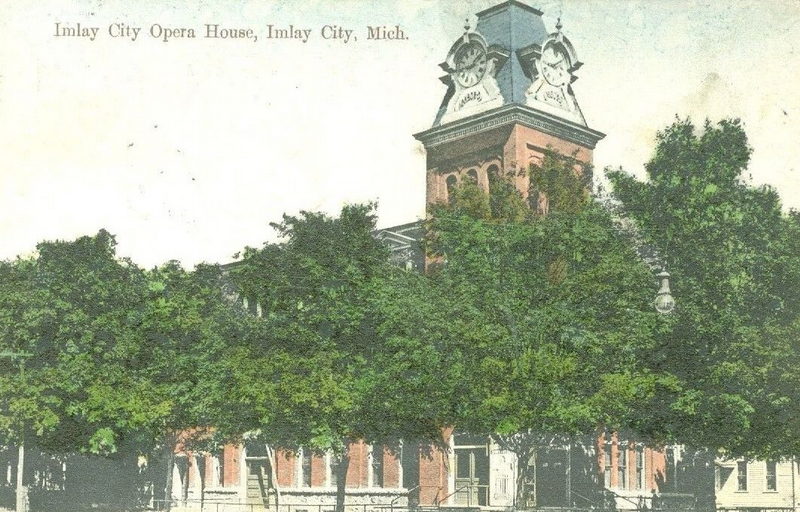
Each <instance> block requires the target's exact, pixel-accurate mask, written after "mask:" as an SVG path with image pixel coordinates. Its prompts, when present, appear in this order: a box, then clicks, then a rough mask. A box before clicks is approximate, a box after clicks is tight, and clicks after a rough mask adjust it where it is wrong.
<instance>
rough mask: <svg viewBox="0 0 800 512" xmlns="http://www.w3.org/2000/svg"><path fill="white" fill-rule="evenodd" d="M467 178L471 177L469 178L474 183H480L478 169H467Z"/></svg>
mask: <svg viewBox="0 0 800 512" xmlns="http://www.w3.org/2000/svg"><path fill="white" fill-rule="evenodd" d="M467 178H469V180H470V181H471V182H472V183H475V184H476V185H477V184H478V171H476V170H475V169H470V170H468V171H467Z"/></svg>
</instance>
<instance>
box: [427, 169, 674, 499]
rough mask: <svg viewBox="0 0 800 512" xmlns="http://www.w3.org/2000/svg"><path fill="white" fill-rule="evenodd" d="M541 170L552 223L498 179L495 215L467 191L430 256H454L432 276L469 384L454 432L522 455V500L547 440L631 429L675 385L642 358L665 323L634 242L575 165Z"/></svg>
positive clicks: (538, 187)
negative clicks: (639, 411)
mask: <svg viewBox="0 0 800 512" xmlns="http://www.w3.org/2000/svg"><path fill="white" fill-rule="evenodd" d="M584 172H588V171H584ZM531 173H532V175H533V179H532V186H533V187H534V188H533V189H532V193H536V194H541V196H542V198H543V199H549V208H547V209H544V210H543V211H547V210H549V211H548V213H547V214H546V215H541V213H542V212H543V211H540V212H538V213H537V212H536V211H535V210H534V211H531V210H527V213H524V214H523V213H521V208H520V205H522V204H524V202H523V199H522V196H521V195H520V194H519V192H517V191H516V189H515V188H514V186H513V184H511V183H510V182H509V181H506V179H504V178H503V177H494V178H493V182H490V183H492V186H490V191H489V192H490V193H489V197H488V203H489V204H490V205H491V208H485V207H481V205H485V204H486V202H487V201H485V200H483V202H481V201H477V200H475V199H473V198H477V197H479V196H478V194H483V196H484V197H485V196H486V193H485V192H483V191H481V190H479V187H478V186H477V185H476V184H465V185H462V188H461V189H460V190H457V191H456V193H455V199H454V201H452V203H451V204H448V205H437V206H436V207H435V208H434V210H433V212H432V215H431V221H430V225H429V233H430V236H429V249H430V250H431V251H432V253H433V254H434V259H435V260H438V261H442V262H446V263H444V264H443V265H439V266H438V267H437V270H436V271H435V272H434V274H433V275H432V276H431V277H432V280H433V282H434V283H435V286H436V289H437V291H438V294H437V297H436V302H437V304H440V306H441V307H443V308H445V309H446V312H445V313H443V314H442V315H441V316H443V317H446V318H448V319H449V322H448V324H449V325H450V335H449V336H448V337H447V339H448V342H449V345H448V346H447V347H446V349H445V350H446V351H447V352H448V353H452V354H457V357H458V359H459V364H456V365H453V366H452V371H453V372H454V373H455V374H454V375H451V376H449V377H448V380H450V381H452V382H458V383H460V386H459V387H458V388H457V389H456V391H455V394H454V396H457V397H459V398H458V402H459V403H460V404H461V408H460V410H459V411H458V414H457V418H456V426H457V428H459V429H463V430H465V431H467V432H470V433H472V434H485V435H490V436H492V437H493V438H494V439H495V440H496V441H497V442H498V443H499V444H500V445H501V446H502V447H504V448H506V449H509V450H512V451H514V452H515V453H516V454H517V457H518V460H519V467H520V471H519V472H518V479H519V480H518V482H517V492H518V496H517V503H518V505H519V506H524V504H526V501H527V500H526V498H525V497H524V496H523V495H522V493H524V486H523V485H522V482H523V481H524V480H525V479H527V478H530V475H528V474H526V471H525V470H526V469H527V461H528V460H529V459H530V458H531V457H532V456H533V455H534V453H535V451H536V449H537V447H538V446H540V445H541V443H543V442H545V441H551V440H553V439H562V440H564V439H569V438H570V437H571V436H581V435H585V434H590V435H596V432H597V429H598V427H603V426H605V427H607V428H610V429H618V428H624V427H627V426H628V425H629V424H630V423H631V421H632V417H631V414H630V410H631V408H632V407H634V406H635V405H636V404H637V403H640V402H642V401H643V400H644V399H645V398H646V397H647V396H648V395H649V393H650V392H651V390H652V389H653V388H654V387H655V386H656V383H657V382H659V381H660V380H661V379H662V378H665V376H663V375H660V374H656V373H653V372H650V371H648V369H647V368H644V367H642V366H641V365H640V364H639V358H640V357H641V355H642V354H643V353H645V352H647V351H649V350H652V348H653V340H654V332H655V331H656V330H657V329H658V328H659V325H660V323H659V319H658V318H657V314H656V313H655V311H653V309H652V304H651V301H652V297H653V293H654V288H653V283H652V282H653V276H652V274H651V272H650V270H649V268H648V267H647V266H646V265H645V264H644V263H643V262H642V261H641V259H640V258H639V257H638V255H637V254H636V252H635V250H634V246H633V244H632V242H631V240H629V239H627V238H626V237H625V236H624V235H623V234H622V233H621V232H620V231H619V230H618V229H616V226H615V225H614V222H613V219H612V218H611V216H610V215H609V214H608V212H606V211H605V210H603V209H602V208H600V207H599V206H598V205H597V204H595V203H594V202H592V201H591V200H590V199H589V196H588V192H587V191H586V188H585V183H586V182H585V174H584V173H582V172H580V170H579V169H576V162H575V161H574V160H572V159H569V158H564V157H562V156H559V155H557V154H555V153H549V154H548V155H546V156H545V158H544V160H543V162H542V165H541V166H539V167H537V168H534V169H532V170H531ZM498 192H499V193H502V195H503V196H501V197H498V195H499V194H498ZM464 198H469V199H470V200H469V201H464V200H463V199H464ZM476 205H478V207H476ZM508 212H520V213H512V214H511V215H509V214H508Z"/></svg>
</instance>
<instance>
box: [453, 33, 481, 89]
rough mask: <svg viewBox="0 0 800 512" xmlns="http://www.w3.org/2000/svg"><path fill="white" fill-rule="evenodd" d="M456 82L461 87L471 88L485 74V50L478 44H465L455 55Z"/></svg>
mask: <svg viewBox="0 0 800 512" xmlns="http://www.w3.org/2000/svg"><path fill="white" fill-rule="evenodd" d="M455 64H456V72H455V76H456V80H457V81H458V83H459V84H461V86H462V87H472V86H473V85H475V84H477V83H478V82H480V81H481V79H482V78H483V75H484V74H485V73H486V50H484V49H483V46H481V45H480V44H478V43H475V42H471V43H467V44H465V45H464V46H462V47H461V48H459V49H458V51H457V52H456V55H455Z"/></svg>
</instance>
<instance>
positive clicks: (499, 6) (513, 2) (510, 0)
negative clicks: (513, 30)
mask: <svg viewBox="0 0 800 512" xmlns="http://www.w3.org/2000/svg"><path fill="white" fill-rule="evenodd" d="M512 5H513V6H516V7H519V8H521V9H525V10H526V11H530V12H532V13H534V14H536V15H537V16H541V15H542V14H544V12H542V11H540V10H539V9H537V8H536V7H532V6H530V5H528V4H525V3H522V2H520V1H519V0H506V1H505V2H503V3H501V4H497V5H495V6H492V7H489V8H488V9H484V10H482V11H481V12H479V13H478V14H477V16H478V17H479V18H482V17H483V16H486V15H487V14H494V13H495V12H499V11H502V10H504V9H507V8H509V7H511V6H512Z"/></svg>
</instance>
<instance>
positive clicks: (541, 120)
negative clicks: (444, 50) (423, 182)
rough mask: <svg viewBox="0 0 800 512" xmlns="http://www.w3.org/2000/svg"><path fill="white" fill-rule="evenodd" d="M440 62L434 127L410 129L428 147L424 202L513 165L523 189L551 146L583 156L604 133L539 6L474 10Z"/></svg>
mask: <svg viewBox="0 0 800 512" xmlns="http://www.w3.org/2000/svg"><path fill="white" fill-rule="evenodd" d="M477 17H478V21H477V24H476V26H475V28H474V30H473V29H472V28H471V27H470V26H469V24H467V26H466V27H465V29H466V30H465V32H464V34H463V35H461V36H460V37H459V38H458V39H457V40H456V41H455V42H454V43H453V46H452V47H451V48H450V51H449V52H448V54H447V57H446V59H445V61H444V62H443V63H442V64H440V66H441V67H442V69H443V70H444V71H445V75H444V76H443V77H442V78H441V80H442V82H444V84H445V85H446V86H447V92H446V93H445V96H444V100H443V101H442V104H441V107H440V108H439V111H438V112H437V114H436V118H435V120H434V122H433V126H432V127H431V128H430V129H428V130H425V131H423V132H420V133H417V134H415V135H414V136H415V137H416V138H417V139H418V140H419V141H421V142H422V144H423V145H424V146H425V150H426V152H427V190H426V195H427V203H428V204H431V203H435V202H440V201H446V200H447V199H448V196H449V194H450V193H451V192H452V189H453V187H454V186H455V185H456V184H458V183H459V182H461V181H462V180H464V179H471V180H475V181H477V183H478V184H479V185H480V186H481V187H483V188H484V189H487V190H488V186H489V185H488V184H489V176H490V175H491V174H492V173H509V174H511V173H513V175H514V176H515V178H514V179H515V184H516V186H517V188H518V189H519V190H520V192H521V193H522V194H523V196H524V197H527V196H528V186H529V178H528V176H527V173H525V172H522V173H519V172H517V171H520V170H527V169H528V168H529V166H530V165H531V164H538V163H541V160H542V158H543V156H544V153H545V151H546V150H547V149H548V148H549V149H552V150H555V151H557V152H559V153H560V154H563V155H568V156H573V155H574V157H575V158H576V159H578V160H579V161H581V162H584V163H591V162H592V151H593V149H594V147H595V145H596V144H597V142H598V141H599V140H600V139H602V138H603V137H604V136H605V135H604V134H602V133H600V132H598V131H596V130H593V129H591V128H589V127H588V126H587V124H586V120H585V118H584V117H583V113H582V112H581V109H580V107H579V106H578V102H577V101H576V99H575V94H574V93H573V91H572V82H574V81H575V80H576V76H575V72H576V71H577V70H578V68H580V66H581V62H580V61H579V60H578V57H577V54H576V53H575V49H574V48H573V47H572V44H571V43H570V41H569V39H567V38H566V36H564V34H563V33H562V32H561V28H562V27H561V23H560V21H559V23H558V24H557V25H556V31H555V32H548V31H547V29H546V28H545V25H544V22H543V21H542V11H540V10H538V9H535V8H533V7H531V6H529V5H527V4H524V3H522V2H520V1H518V0H507V1H505V2H503V3H501V4H499V5H496V6H494V7H491V8H489V9H486V10H484V11H481V12H479V13H478V14H477Z"/></svg>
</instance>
